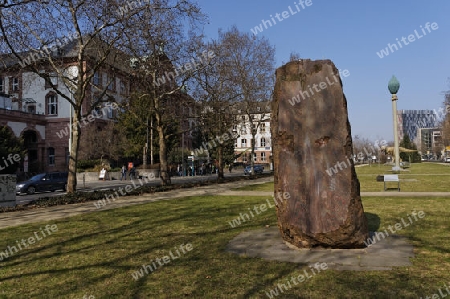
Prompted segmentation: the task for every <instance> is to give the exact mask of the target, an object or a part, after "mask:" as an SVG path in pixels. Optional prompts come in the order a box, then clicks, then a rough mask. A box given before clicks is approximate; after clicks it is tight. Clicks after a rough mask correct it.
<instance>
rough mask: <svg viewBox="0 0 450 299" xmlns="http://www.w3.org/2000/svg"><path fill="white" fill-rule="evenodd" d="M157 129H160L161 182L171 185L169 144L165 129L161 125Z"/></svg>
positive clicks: (164, 184)
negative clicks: (168, 160) (168, 159)
mask: <svg viewBox="0 0 450 299" xmlns="http://www.w3.org/2000/svg"><path fill="white" fill-rule="evenodd" d="M156 130H157V131H158V135H159V165H160V170H159V171H160V177H161V184H162V185H163V186H168V185H171V184H172V182H171V181H170V175H169V172H168V165H167V144H166V139H165V135H164V129H163V127H162V126H161V125H159V124H158V125H157V126H156Z"/></svg>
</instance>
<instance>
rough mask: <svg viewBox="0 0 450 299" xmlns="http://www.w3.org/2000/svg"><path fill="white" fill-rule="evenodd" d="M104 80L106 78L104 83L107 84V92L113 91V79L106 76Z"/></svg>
mask: <svg viewBox="0 0 450 299" xmlns="http://www.w3.org/2000/svg"><path fill="white" fill-rule="evenodd" d="M106 78H107V80H106V83H107V84H108V90H111V91H114V85H115V84H114V83H115V82H114V81H115V78H114V77H109V76H106Z"/></svg>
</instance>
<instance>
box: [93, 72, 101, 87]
mask: <svg viewBox="0 0 450 299" xmlns="http://www.w3.org/2000/svg"><path fill="white" fill-rule="evenodd" d="M92 83H93V84H94V85H95V86H99V85H100V74H99V73H98V72H95V73H94V77H93V78H92Z"/></svg>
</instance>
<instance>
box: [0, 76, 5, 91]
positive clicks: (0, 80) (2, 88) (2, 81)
mask: <svg viewBox="0 0 450 299" xmlns="http://www.w3.org/2000/svg"><path fill="white" fill-rule="evenodd" d="M0 92H5V79H4V78H3V77H0Z"/></svg>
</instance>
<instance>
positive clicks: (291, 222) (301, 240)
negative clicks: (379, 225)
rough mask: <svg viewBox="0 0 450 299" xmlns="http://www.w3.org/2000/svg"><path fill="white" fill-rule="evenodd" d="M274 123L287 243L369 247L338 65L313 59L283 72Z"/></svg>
mask: <svg viewBox="0 0 450 299" xmlns="http://www.w3.org/2000/svg"><path fill="white" fill-rule="evenodd" d="M271 119H272V120H271V130H272V140H273V158H274V172H275V173H274V175H275V197H276V199H277V216H278V226H279V228H280V231H281V234H282V237H283V239H284V240H285V241H287V242H288V243H290V244H292V245H294V246H296V247H299V248H305V247H306V248H310V247H328V248H361V247H364V246H365V245H364V241H366V239H367V238H368V236H369V235H368V228H367V219H366V217H365V215H364V209H363V206H362V203H361V197H360V188H359V181H358V178H357V176H356V172H355V168H354V164H353V160H352V158H351V157H352V156H353V149H352V137H351V129H350V123H349V121H348V114H347V100H346V99H345V95H344V93H343V90H342V82H341V80H340V77H339V72H338V70H337V69H336V67H335V66H334V64H333V62H331V60H317V61H311V60H309V59H308V60H299V61H293V62H289V63H288V64H286V65H284V66H282V67H280V68H278V69H277V71H276V85H275V93H274V99H273V102H272V117H271ZM280 194H284V195H285V196H279V195H280Z"/></svg>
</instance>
